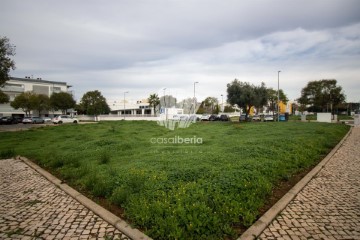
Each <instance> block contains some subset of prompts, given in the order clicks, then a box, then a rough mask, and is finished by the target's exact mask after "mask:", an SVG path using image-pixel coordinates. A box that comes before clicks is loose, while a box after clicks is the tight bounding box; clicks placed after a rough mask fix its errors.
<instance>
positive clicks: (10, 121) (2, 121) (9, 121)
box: [0, 117, 18, 124]
mask: <svg viewBox="0 0 360 240" xmlns="http://www.w3.org/2000/svg"><path fill="white" fill-rule="evenodd" d="M17 123H18V121H17V119H16V118H14V117H2V118H0V124H17Z"/></svg>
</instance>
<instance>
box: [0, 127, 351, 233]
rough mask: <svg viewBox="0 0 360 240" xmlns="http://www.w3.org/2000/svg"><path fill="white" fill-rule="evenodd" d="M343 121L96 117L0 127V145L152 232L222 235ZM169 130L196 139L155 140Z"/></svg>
mask: <svg viewBox="0 0 360 240" xmlns="http://www.w3.org/2000/svg"><path fill="white" fill-rule="evenodd" d="M348 129H349V127H348V126H346V125H343V124H326V123H302V122H280V123H277V122H267V123H237V122H233V123H232V122H227V123H224V122H199V123H196V124H192V125H191V126H190V127H189V128H186V129H177V130H175V131H170V130H168V129H166V128H164V127H161V126H158V125H157V124H156V122H147V121H118V122H100V123H98V124H84V125H82V124H80V125H61V126H55V127H54V126H48V127H42V128H38V129H31V130H29V131H21V132H1V133H0V137H1V139H2V141H1V145H0V152H2V153H3V154H4V156H5V155H13V154H14V153H16V154H18V155H22V156H26V157H28V158H30V159H32V160H33V161H35V162H36V163H38V164H39V165H40V166H42V167H44V168H46V169H50V170H51V171H52V172H53V173H55V174H56V175H57V176H60V177H61V178H62V179H63V180H64V181H66V182H67V183H69V184H70V185H72V186H75V187H76V188H77V189H79V190H80V191H83V192H84V191H85V192H87V193H88V194H90V195H91V196H93V197H101V198H106V199H107V200H108V201H110V202H111V203H113V204H116V205H117V206H119V207H121V208H122V209H124V215H125V217H126V219H127V220H128V221H130V222H131V223H132V224H133V225H134V226H136V227H138V228H140V229H141V230H143V231H144V232H145V233H146V234H148V235H149V236H151V237H153V238H154V239H224V238H227V239H229V238H235V237H236V235H237V233H236V229H237V227H238V226H249V225H251V224H252V223H253V222H254V221H255V220H256V218H257V217H258V214H259V209H260V208H261V207H262V206H263V205H264V204H265V202H266V199H267V198H268V197H269V196H270V194H271V192H272V189H273V188H274V186H276V184H278V183H279V182H280V181H283V180H287V179H289V178H291V176H292V175H294V174H296V173H297V172H299V171H301V170H302V169H304V168H307V167H310V166H313V165H314V164H316V163H317V162H318V161H319V160H321V159H322V158H323V157H324V156H325V155H326V154H327V153H328V152H329V151H330V150H331V149H332V148H333V147H334V146H335V145H336V144H337V143H338V142H339V141H340V140H341V139H342V138H343V136H344V135H345V134H346V133H347V131H348ZM176 136H178V137H181V138H194V137H195V136H196V138H202V144H175V143H172V144H171V143H170V144H161V143H159V142H161V141H158V140H157V139H160V140H161V139H163V138H167V139H171V138H174V137H176ZM154 139H156V140H157V141H158V142H157V143H154ZM155 142H156V141H155ZM8 149H11V154H10V153H7V151H8Z"/></svg>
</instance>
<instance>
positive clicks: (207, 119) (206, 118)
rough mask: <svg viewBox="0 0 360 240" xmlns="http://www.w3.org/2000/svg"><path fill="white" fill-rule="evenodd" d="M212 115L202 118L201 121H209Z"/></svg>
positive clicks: (205, 115)
mask: <svg viewBox="0 0 360 240" xmlns="http://www.w3.org/2000/svg"><path fill="white" fill-rule="evenodd" d="M210 116H211V115H210V114H204V115H202V116H201V117H200V121H209V118H210Z"/></svg>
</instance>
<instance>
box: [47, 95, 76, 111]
mask: <svg viewBox="0 0 360 240" xmlns="http://www.w3.org/2000/svg"><path fill="white" fill-rule="evenodd" d="M75 104H76V102H75V100H74V98H73V96H72V95H71V94H70V93H67V92H59V93H53V94H51V96H50V106H51V108H52V109H54V110H55V111H57V110H61V111H62V113H63V114H66V110H67V109H70V108H74V107H75Z"/></svg>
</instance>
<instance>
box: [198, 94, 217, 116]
mask: <svg viewBox="0 0 360 240" xmlns="http://www.w3.org/2000/svg"><path fill="white" fill-rule="evenodd" d="M218 105H219V101H218V100H217V98H215V97H207V98H205V100H204V101H202V103H201V105H200V107H201V109H203V112H204V113H209V114H210V113H211V114H218V113H219V109H220V108H219V106H218Z"/></svg>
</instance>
